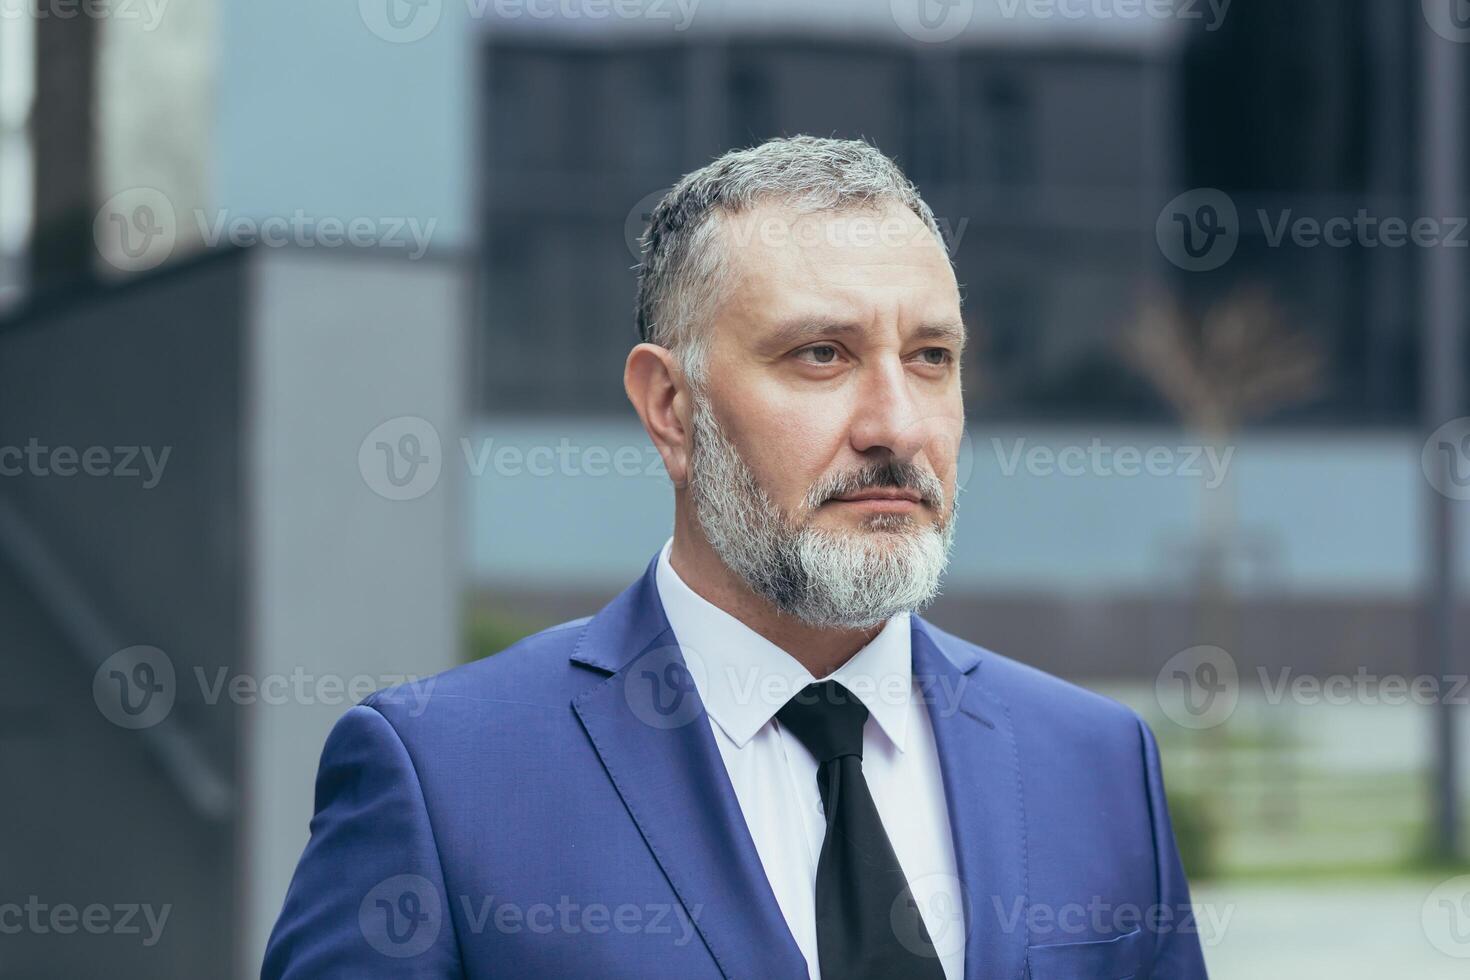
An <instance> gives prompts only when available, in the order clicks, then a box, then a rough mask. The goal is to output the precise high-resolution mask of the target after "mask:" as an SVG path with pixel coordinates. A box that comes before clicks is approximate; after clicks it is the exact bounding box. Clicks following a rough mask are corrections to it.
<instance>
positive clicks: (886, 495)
mask: <svg viewBox="0 0 1470 980" xmlns="http://www.w3.org/2000/svg"><path fill="white" fill-rule="evenodd" d="M832 499H833V500H836V501H840V502H842V503H848V504H851V503H857V502H859V501H865V500H871V501H879V502H884V503H910V504H918V503H923V498H921V497H920V496H919V495H918V494H917V493H915V492H914V491H912V490H893V489H887V488H874V489H872V490H860V491H858V492H857V493H849V494H844V495H843V496H841V497H833V498H832Z"/></svg>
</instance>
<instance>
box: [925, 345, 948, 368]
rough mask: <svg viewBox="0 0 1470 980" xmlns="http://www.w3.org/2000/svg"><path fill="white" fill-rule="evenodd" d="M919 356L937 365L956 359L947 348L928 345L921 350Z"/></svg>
mask: <svg viewBox="0 0 1470 980" xmlns="http://www.w3.org/2000/svg"><path fill="white" fill-rule="evenodd" d="M919 356H920V357H922V358H923V359H924V360H925V362H926V363H928V364H933V365H935V366H936V367H937V366H939V365H942V364H948V363H949V362H950V361H951V360H953V359H954V358H953V356H952V355H951V354H950V352H949V351H947V350H945V349H944V348H943V347H926V348H924V349H923V350H922V351H920V352H919Z"/></svg>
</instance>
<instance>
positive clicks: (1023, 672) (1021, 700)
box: [925, 621, 1144, 733]
mask: <svg viewBox="0 0 1470 980" xmlns="http://www.w3.org/2000/svg"><path fill="white" fill-rule="evenodd" d="M925 625H926V626H927V627H928V629H929V631H930V632H931V633H932V634H934V635H935V636H936V638H939V639H940V642H941V643H942V644H946V645H948V646H950V648H951V649H952V650H958V651H962V653H963V655H965V656H968V657H969V658H970V659H971V660H978V661H979V666H978V667H977V668H976V669H975V671H974V672H973V673H972V674H971V677H973V678H974V679H975V680H976V681H978V682H979V683H980V684H982V685H983V686H984V687H985V688H986V690H987V691H988V692H989V693H991V694H992V695H993V696H996V697H999V698H1000V699H1001V700H1003V701H1004V702H1006V704H1007V705H1008V706H1009V708H1010V710H1011V711H1012V713H1013V714H1015V715H1020V716H1024V717H1027V718H1030V719H1032V720H1035V721H1038V722H1041V723H1043V724H1047V723H1060V724H1064V725H1066V726H1067V727H1071V726H1073V725H1078V726H1080V727H1082V728H1084V729H1088V730H1093V731H1096V730H1098V728H1099V727H1101V728H1104V729H1112V728H1114V727H1117V726H1121V727H1122V728H1123V729H1125V730H1126V731H1127V732H1129V733H1132V732H1134V731H1136V729H1137V728H1138V726H1141V725H1143V724H1144V722H1143V719H1142V718H1141V717H1140V716H1139V714H1138V712H1136V711H1134V710H1133V709H1132V708H1130V707H1128V706H1127V705H1126V704H1123V703H1122V702H1121V701H1116V700H1114V699H1113V698H1110V697H1107V696H1106V695H1102V694H1098V693H1097V692H1096V691H1092V690H1089V689H1087V688H1085V687H1082V686H1081V685H1079V684H1074V683H1072V682H1071V681H1067V680H1063V679H1062V678H1060V677H1057V676H1056V675H1055V674H1049V673H1047V672H1046V671H1044V670H1041V669H1039V668H1037V667H1033V666H1031V665H1030V664H1026V663H1022V662H1021V661H1019V660H1015V659H1013V658H1011V657H1007V656H1005V655H1004V654H1000V653H996V652H995V651H994V650H990V649H987V648H985V647H982V646H980V645H978V644H975V643H971V642H970V641H969V640H966V639H964V638H963V637H958V636H955V635H954V634H953V633H949V632H946V631H945V630H941V629H939V628H938V627H936V626H934V625H933V624H932V623H928V622H927V621H926V622H925Z"/></svg>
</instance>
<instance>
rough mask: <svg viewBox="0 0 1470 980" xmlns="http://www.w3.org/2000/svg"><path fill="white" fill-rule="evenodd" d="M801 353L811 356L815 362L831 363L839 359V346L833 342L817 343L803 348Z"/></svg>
mask: <svg viewBox="0 0 1470 980" xmlns="http://www.w3.org/2000/svg"><path fill="white" fill-rule="evenodd" d="M799 355H800V356H802V357H807V358H809V359H810V360H811V361H812V363H814V364H831V363H832V362H833V361H835V360H837V348H836V347H833V346H832V345H831V344H817V345H816V346H815V347H804V348H802V350H801V351H800V352H799Z"/></svg>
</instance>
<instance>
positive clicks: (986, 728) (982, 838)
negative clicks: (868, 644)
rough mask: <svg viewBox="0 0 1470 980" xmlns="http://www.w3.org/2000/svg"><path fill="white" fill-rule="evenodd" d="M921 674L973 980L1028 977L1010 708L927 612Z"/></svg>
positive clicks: (917, 623) (968, 651)
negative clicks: (929, 619)
mask: <svg viewBox="0 0 1470 980" xmlns="http://www.w3.org/2000/svg"><path fill="white" fill-rule="evenodd" d="M913 624H914V625H913V632H912V640H913V657H914V676H915V678H916V680H917V681H918V682H919V685H920V688H921V690H923V691H924V692H925V701H926V704H927V705H928V708H929V717H930V719H931V721H932V723H933V726H934V740H935V743H936V745H937V747H938V749H939V768H940V770H941V772H942V774H943V777H944V794H945V799H946V801H947V805H948V810H949V823H950V830H951V832H952V833H953V834H954V843H955V861H956V864H957V865H958V869H957V870H958V871H959V877H960V881H961V883H962V884H963V886H964V894H965V917H966V921H967V926H968V931H967V934H966V945H965V977H966V980H982V978H989V977H1020V976H1021V975H1022V973H1023V970H1024V967H1025V959H1026V929H1025V912H1026V906H1025V902H1026V892H1027V888H1026V873H1025V868H1026V859H1027V842H1026V834H1025V820H1024V817H1023V813H1022V802H1021V795H1020V794H1021V789H1020V786H1021V783H1020V771H1019V762H1018V759H1017V755H1016V744H1015V733H1014V732H1013V730H1012V727H1011V719H1010V712H1009V710H1008V709H1007V707H1006V706H1005V704H1004V702H1003V701H1001V700H1000V698H999V697H998V696H997V695H996V694H995V692H993V691H990V690H987V688H986V685H985V684H984V683H983V678H982V677H981V673H982V671H983V669H984V668H983V666H982V662H981V661H982V658H981V655H980V654H979V653H977V652H976V651H975V648H973V647H970V646H969V645H967V644H966V645H962V644H958V643H956V642H954V641H953V639H952V638H950V637H947V636H946V635H945V634H943V633H941V632H939V631H937V630H935V629H934V627H932V626H930V625H929V624H928V623H926V622H924V621H923V620H922V619H920V618H919V617H918V616H915V617H914V618H913Z"/></svg>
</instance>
